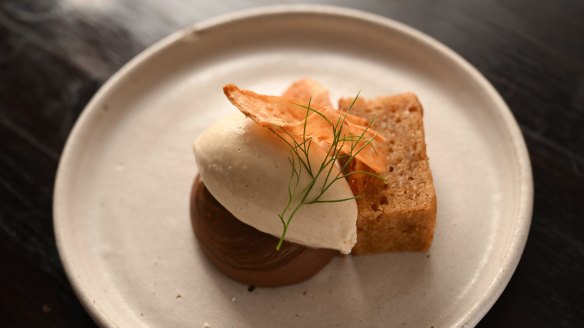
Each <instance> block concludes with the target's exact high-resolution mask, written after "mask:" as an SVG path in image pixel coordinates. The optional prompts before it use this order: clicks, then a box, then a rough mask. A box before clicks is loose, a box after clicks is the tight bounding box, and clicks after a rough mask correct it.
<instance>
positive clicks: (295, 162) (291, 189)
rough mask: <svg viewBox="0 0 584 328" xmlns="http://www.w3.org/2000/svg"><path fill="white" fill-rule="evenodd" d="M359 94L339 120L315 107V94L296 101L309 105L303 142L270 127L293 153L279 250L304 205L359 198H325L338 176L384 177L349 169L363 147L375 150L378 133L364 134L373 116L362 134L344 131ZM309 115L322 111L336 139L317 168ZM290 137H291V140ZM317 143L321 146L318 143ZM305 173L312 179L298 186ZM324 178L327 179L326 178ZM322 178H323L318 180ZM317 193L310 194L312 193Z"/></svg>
mask: <svg viewBox="0 0 584 328" xmlns="http://www.w3.org/2000/svg"><path fill="white" fill-rule="evenodd" d="M358 98H359V94H357V96H356V97H355V98H354V99H353V101H352V102H351V105H350V106H349V108H348V109H347V110H346V111H343V110H342V109H341V113H340V115H339V118H338V120H337V122H336V123H334V122H332V121H331V120H329V119H328V118H327V117H326V116H325V115H324V114H323V113H321V112H319V111H318V110H316V109H314V108H312V107H311V106H310V105H311V101H312V98H311V99H309V101H308V104H307V105H306V106H305V105H301V104H296V105H298V106H300V107H302V108H305V109H306V115H305V117H304V126H303V133H302V140H301V142H298V141H296V139H294V138H293V136H292V135H291V134H290V133H288V132H287V131H285V130H283V129H279V131H278V132H276V131H275V130H273V129H272V128H270V130H271V131H272V132H273V133H274V134H276V135H277V136H278V137H279V138H280V139H282V140H283V141H284V142H286V144H287V145H288V146H289V148H290V157H288V160H289V162H290V166H291V168H292V172H291V175H290V182H289V183H288V202H287V204H286V206H285V207H284V209H283V210H282V212H281V213H280V214H278V218H279V219H280V221H281V222H282V225H283V229H282V234H281V235H280V240H279V241H278V244H277V246H276V250H280V248H281V247H282V244H283V242H284V237H285V236H286V232H287V231H288V227H289V226H290V222H292V219H293V218H294V215H295V214H296V212H298V210H300V208H302V206H304V205H310V204H318V203H333V202H343V201H347V200H351V199H357V198H359V196H354V197H349V198H343V199H323V195H324V194H325V193H326V191H327V190H328V189H329V188H330V187H331V186H332V185H333V184H334V183H335V182H337V181H338V180H341V179H345V178H347V177H348V176H349V175H352V174H365V175H370V176H374V177H377V178H380V179H383V177H381V176H379V175H377V174H375V173H372V172H368V171H361V170H356V171H350V172H347V171H348V169H349V167H350V164H351V162H352V161H353V160H354V159H355V157H356V156H357V155H358V154H359V153H360V152H361V151H363V150H364V149H365V148H366V147H368V146H370V147H371V148H372V149H373V150H374V151H375V147H374V144H373V140H374V139H375V137H376V135H377V134H376V133H375V134H374V135H373V136H372V137H371V138H365V137H364V136H365V134H366V133H367V131H368V130H369V129H370V127H371V124H373V122H374V120H371V121H370V122H369V124H368V125H367V127H366V128H365V130H364V131H363V132H362V133H361V135H358V136H354V135H350V134H344V133H343V126H344V124H343V123H344V122H345V119H346V117H347V115H348V114H349V113H350V112H351V109H352V108H353V105H354V104H355V102H356V101H357V99H358ZM310 115H319V116H320V117H322V119H324V120H326V122H327V123H328V124H330V127H331V132H332V135H333V141H332V143H331V145H330V147H329V148H328V150H326V155H325V157H324V159H323V161H322V163H320V165H318V169H317V170H314V169H313V167H312V165H311V163H310V159H309V155H308V154H309V152H310V147H311V146H312V142H313V140H312V137H308V138H307V137H306V124H307V121H308V117H309V116H310ZM279 132H281V133H283V134H284V135H287V136H288V138H285V137H284V136H283V135H282V134H281V133H279ZM288 139H289V140H288ZM345 145H349V146H350V147H349V151H345V152H343V153H341V150H342V149H343V148H345ZM316 147H319V146H318V145H317V146H316ZM337 161H340V162H339V163H341V164H340V170H339V171H338V173H336V174H335V173H333V167H334V166H335V165H336V164H337ZM345 172H346V173H345ZM303 174H307V175H308V177H309V182H308V184H307V185H306V187H304V188H301V189H300V190H299V188H298V187H299V183H300V179H301V176H302V175H303ZM323 178H324V179H323ZM319 180H320V181H319ZM313 191H314V194H315V196H311V194H313Z"/></svg>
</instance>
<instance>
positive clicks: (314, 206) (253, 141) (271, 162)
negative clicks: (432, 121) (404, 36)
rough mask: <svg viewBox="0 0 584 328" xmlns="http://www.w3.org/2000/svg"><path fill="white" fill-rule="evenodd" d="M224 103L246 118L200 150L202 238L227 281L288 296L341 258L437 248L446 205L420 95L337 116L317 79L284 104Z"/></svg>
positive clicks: (194, 199) (348, 108) (354, 106)
mask: <svg viewBox="0 0 584 328" xmlns="http://www.w3.org/2000/svg"><path fill="white" fill-rule="evenodd" d="M224 92H225V94H226V96H227V98H228V99H229V100H230V101H231V103H232V104H233V105H235V107H237V108H238V109H239V110H240V111H241V113H243V114H244V115H241V113H236V114H234V115H231V116H228V117H225V118H223V119H221V120H219V121H218V122H216V123H215V124H213V125H212V126H210V127H209V128H208V129H207V130H206V131H204V133H203V134H202V135H201V136H199V137H198V138H197V140H196V141H195V143H194V145H193V150H194V152H195V158H196V161H197V164H198V167H199V174H200V177H197V179H196V181H195V183H194V185H193V190H192V194H191V217H192V221H193V228H194V231H195V234H196V235H197V239H198V240H199V244H200V245H201V249H202V251H203V252H204V253H205V254H206V255H207V257H208V258H209V259H210V261H211V262H212V263H213V264H214V265H215V266H216V267H217V268H218V269H219V270H221V271H222V272H224V273H225V274H227V275H228V276H230V277H232V278H233V279H235V280H238V281H240V282H243V283H247V284H252V285H256V286H280V285H285V284H291V283H296V282H299V281H302V280H304V279H307V278H309V277H310V276H312V275H314V274H316V272H318V271H319V270H320V269H321V268H322V267H324V266H325V265H326V264H327V263H328V262H329V261H330V260H331V258H332V257H333V255H334V254H335V253H337V254H338V253H342V254H349V253H351V251H352V253H353V254H368V253H377V252H385V251H400V250H413V251H417V250H426V249H427V248H428V247H429V245H430V243H431V240H432V235H433V229H434V223H435V212H436V198H435V194H434V187H433V183H432V176H431V173H430V170H429V165H428V159H427V157H426V152H425V151H426V149H425V143H424V132H423V125H422V108H421V105H420V104H419V102H418V101H417V98H416V97H415V96H414V95H412V94H404V95H400V96H394V97H381V98H376V99H374V100H364V99H361V98H359V97H355V98H352V99H341V100H340V101H339V109H338V110H336V109H333V108H332V106H331V101H330V98H329V93H328V90H326V89H325V88H323V87H322V86H320V84H318V83H317V82H314V81H312V80H309V79H303V80H299V81H297V82H295V83H293V84H292V85H291V86H290V87H289V88H288V89H287V90H286V91H285V92H284V94H283V96H282V97H277V96H266V95H260V94H257V93H255V92H253V91H249V90H241V89H239V88H238V87H237V86H235V85H226V86H225V87H224ZM355 114H356V115H355ZM375 117H377V118H376V119H374V118H375Z"/></svg>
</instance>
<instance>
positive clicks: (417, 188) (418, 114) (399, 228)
mask: <svg viewBox="0 0 584 328" xmlns="http://www.w3.org/2000/svg"><path fill="white" fill-rule="evenodd" d="M352 101H353V99H352V98H344V99H340V100H339V108H340V109H343V110H346V109H347V108H349V106H350V105H351V102H352ZM351 114H354V115H357V116H360V117H363V118H366V119H368V120H373V119H375V120H374V122H373V124H372V125H371V128H372V129H374V130H375V131H377V132H378V133H380V134H381V135H383V137H385V139H386V143H387V146H388V147H389V155H388V161H387V171H386V172H387V173H386V176H387V179H386V181H385V182H384V181H382V180H380V179H378V178H375V177H371V176H367V175H362V174H360V175H358V174H355V175H351V176H350V177H349V179H348V180H349V185H350V186H351V188H352V190H353V193H354V194H355V195H358V196H359V197H360V198H359V199H357V207H358V210H359V215H358V218H357V244H356V245H355V247H354V248H353V250H352V254H371V253H380V252H390V251H425V250H427V249H428V248H429V247H430V244H431V243H432V238H433V236H434V225H435V223H436V193H435V190H434V184H433V182H432V173H431V172H430V166H429V163H428V156H427V155H426V143H425V141H424V126H423V109H422V105H421V104H420V102H419V101H418V98H417V97H416V95H414V94H412V93H404V94H400V95H396V96H386V97H377V98H375V99H372V100H366V99H362V98H359V99H357V101H356V102H355V104H354V105H353V107H352V109H351ZM352 166H353V167H352V169H353V170H369V169H368V168H367V166H366V165H365V164H363V163H361V162H359V161H353V163H352Z"/></svg>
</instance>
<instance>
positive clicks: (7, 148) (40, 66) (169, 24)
mask: <svg viewBox="0 0 584 328" xmlns="http://www.w3.org/2000/svg"><path fill="white" fill-rule="evenodd" d="M293 2H296V1H287V3H293ZM303 2H306V1H303ZM309 2H314V3H323V4H333V5H341V6H347V7H353V8H357V9H362V10H366V11H370V12H373V13H377V14H380V15H384V16H387V17H390V18H393V19H396V20H398V21H401V22H404V23H406V24H408V25H411V26H413V27H415V28H417V29H419V30H421V31H423V32H425V33H427V34H429V35H431V36H433V37H435V38H436V39H438V40H439V41H441V42H443V43H445V44H446V45H448V46H449V47H451V48H453V49H454V50H455V51H456V52H458V53H459V54H461V55H462V56H463V57H464V58H466V59H467V60H468V61H469V62H470V63H472V64H473V65H474V66H476V67H477V68H478V69H479V70H480V71H481V72H482V73H483V74H484V75H485V76H486V77H487V78H488V79H489V80H490V81H491V82H492V83H493V84H494V86H495V87H496V89H497V90H498V91H499V92H500V93H501V94H502V96H503V98H504V99H505V100H506V101H507V103H508V104H509V106H510V107H511V110H512V111H513V114H514V115H515V117H516V118H517V121H518V122H519V124H520V127H521V130H522V132H523V134H524V136H525V139H526V141H527V145H528V148H529V152H530V157H531V162H532V165H533V175H534V181H535V207H534V214H533V223H532V227H531V232H530V236H529V239H528V241H527V246H526V249H525V253H524V255H523V257H522V259H521V262H520V264H519V267H518V268H517V271H516V273H515V275H514V276H513V278H512V279H511V282H510V284H509V285H508V287H507V289H506V290H505V291H504V293H503V295H502V296H501V298H500V299H499V300H498V301H497V303H496V304H495V306H494V307H493V308H492V310H491V311H490V312H489V313H488V314H487V315H486V316H485V318H484V319H483V320H482V321H481V323H480V324H479V325H478V327H584V301H583V298H584V1H578V0H574V1H567V0H556V1H543V0H536V1H523V0H498V1H490V0H483V1H479V0H470V1H454V0H451V1H423V0H413V1H384V0H365V1H332V0H330V1H309ZM268 4H272V2H270V1H267V0H246V1H236V0H222V1H180V0H167V1H157V0H142V1H140V0H117V1H114V0H62V1H56V0H44V1H30V0H27V1H24V0H0V260H1V261H2V262H1V264H0V327H94V326H95V324H94V323H93V322H92V320H91V319H90V318H89V316H88V315H87V314H86V312H85V311H84V309H83V308H82V306H81V305H80V303H79V301H78V300H77V298H76V296H75V294H74V293H73V291H72V289H71V287H70V285H69V283H68V281H67V278H66V276H65V274H64V272H63V269H62V266H61V263H60V260H59V256H58V253H57V249H56V246H55V239H54V236H53V228H52V213H51V210H52V197H53V184H54V180H55V172H56V168H57V165H58V161H59V156H60V153H61V151H62V149H63V145H64V143H65V141H66V139H67V135H68V133H69V131H70V130H71V128H72V126H73V124H74V123H75V120H76V118H77V117H78V115H79V114H80V112H81V111H82V109H83V107H84V105H85V104H86V103H87V102H88V100H89V99H90V98H91V96H92V95H93V94H94V93H95V92H96V91H97V89H98V88H99V87H100V85H101V84H102V83H104V81H105V80H106V79H107V78H108V77H109V76H110V75H111V74H113V73H114V72H115V71H116V70H117V69H118V68H119V67H120V66H121V65H123V64H124V63H125V62H127V61H128V60H129V59H130V58H132V57H133V56H134V55H136V54H137V53H138V52H140V51H141V50H142V49H144V48H145V47H147V46H148V45H150V44H152V43H154V42H155V41H157V40H159V39H160V38H162V37H164V36H165V35H167V34H169V33H171V32H173V31H175V30H177V29H179V28H181V27H185V26H188V25H190V24H192V23H194V22H197V21H201V20H203V19H206V18H209V17H212V16H215V15H218V14H222V13H226V12H230V11H233V10H237V9H242V8H249V7H254V6H259V5H268Z"/></svg>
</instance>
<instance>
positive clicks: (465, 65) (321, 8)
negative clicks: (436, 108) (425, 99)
mask: <svg viewBox="0 0 584 328" xmlns="http://www.w3.org/2000/svg"><path fill="white" fill-rule="evenodd" d="M281 14H305V15H306V14H309V15H326V16H331V17H332V16H336V17H342V18H351V19H355V20H361V21H365V22H368V23H374V24H376V25H380V26H382V27H384V28H389V29H392V30H394V31H396V32H398V33H400V34H404V35H407V36H409V37H412V38H414V39H416V40H418V41H420V42H422V43H424V44H425V45H426V46H430V47H432V48H434V49H435V50H436V51H438V52H440V53H441V54H442V55H444V56H445V57H447V58H449V59H450V60H452V61H453V62H454V63H455V64H457V65H458V66H459V67H460V68H462V69H463V70H464V72H465V73H467V74H469V75H470V76H471V77H472V78H473V79H474V80H475V81H477V82H478V83H479V85H480V86H481V87H482V88H483V90H485V91H486V92H487V94H488V97H489V98H490V99H492V100H493V102H494V104H495V107H497V109H498V110H497V112H496V114H497V115H499V116H500V119H502V123H503V125H504V127H505V128H506V130H507V131H508V132H509V134H510V136H511V142H512V144H513V146H512V148H513V151H514V154H513V155H514V156H515V157H516V160H517V162H518V164H519V166H518V175H519V181H518V182H517V183H518V184H519V191H518V195H519V199H518V200H517V209H518V213H517V214H516V218H517V219H516V220H517V222H516V225H515V230H514V231H513V232H512V234H511V241H510V243H509V245H508V246H507V250H506V252H505V253H504V256H503V260H502V265H501V267H499V268H498V271H497V273H496V274H495V276H494V278H493V279H492V281H491V282H490V284H489V285H488V286H487V292H486V293H485V295H484V296H483V297H482V298H481V299H480V300H479V301H478V302H477V303H476V304H473V305H472V306H471V307H470V308H469V310H468V311H466V312H465V314H464V315H463V316H462V317H461V318H459V319H458V320H457V321H456V324H455V325H456V326H460V325H469V324H470V325H472V326H475V325H476V324H478V322H479V321H480V320H481V319H482V318H483V317H484V316H485V314H486V313H487V312H488V311H489V310H490V309H491V307H492V306H493V305H494V303H495V302H496V300H497V299H498V298H499V296H500V295H501V294H502V292H503V290H504V289H505V287H506V286H507V284H508V283H509V281H510V279H511V277H512V275H513V273H514V272H515V270H516V268H517V265H518V264H519V260H520V258H521V255H522V253H523V250H524V248H525V244H526V242H527V237H528V234H529V228H530V226H531V219H532V213H533V177H532V170H531V163H530V160H529V155H528V151H527V146H526V144H525V140H524V138H523V135H522V133H521V131H520V128H519V125H518V124H517V121H516V120H515V117H514V116H513V114H512V112H511V110H510V109H509V107H508V106H507V104H506V103H505V101H504V100H503V98H502V97H501V95H500V94H499V93H498V92H497V91H496V89H495V88H494V87H493V86H492V85H491V83H490V82H489V81H488V80H487V79H486V78H485V77H484V76H483V75H482V74H481V73H480V72H479V71H478V70H477V69H476V68H475V67H474V66H472V65H471V64H470V63H469V62H468V61H467V60H466V59H464V58H463V57H462V56H461V55H459V54H458V53H456V52H455V51H454V50H452V49H451V48H449V47H448V46H446V45H444V44H443V43H441V42H440V41H438V40H436V39H434V38H433V37H431V36H429V35H427V34H425V33H423V32H421V31H419V30H417V29H415V28H413V27H411V26H409V25H406V24H404V23H401V22H398V21H396V20H394V19H392V18H388V17H384V16H380V15H377V14H373V13H369V12H366V11H362V10H358V9H353V8H347V7H340V6H332V5H316V4H286V5H271V6H262V7H254V8H248V9H243V10H237V11H233V12H229V13H226V14H222V15H219V16H216V17H212V18H208V19H205V20H203V21H200V22H197V23H194V24H192V25H190V26H187V27H185V28H182V29H180V30H178V31H176V32H173V33H171V34H170V35H168V36H166V37H164V38H163V39H161V40H159V41H157V42H155V43H154V44H152V45H150V46H148V47H146V48H145V49H144V50H142V51H141V52H140V53H138V54H137V55H136V56H135V57H133V58H132V59H131V60H130V61H128V62H127V63H126V64H124V65H123V66H122V67H121V68H120V69H118V70H117V71H116V72H115V73H114V74H113V75H112V76H111V77H110V78H109V79H108V80H107V81H106V82H105V83H104V84H103V85H102V86H101V87H100V89H99V90H98V91H97V92H96V93H95V95H94V96H93V97H92V98H91V100H90V101H89V102H88V103H87V105H86V106H85V107H84V109H83V111H82V113H81V114H80V116H79V117H78V119H77V121H76V122H75V125H74V127H73V129H72V130H71V132H70V133H69V136H68V137H67V141H66V143H65V147H64V148H63V152H62V154H61V159H60V161H59V166H58V169H57V174H56V178H55V187H54V191H53V196H54V199H53V229H54V235H55V240H56V245H57V250H58V253H59V258H60V260H61V263H62V264H63V269H64V271H65V274H66V276H67V278H68V280H69V282H70V284H71V286H72V287H73V290H74V292H75V294H76V296H77V297H78V299H79V301H80V303H81V304H82V305H83V307H84V308H85V310H86V311H87V312H88V314H89V315H90V316H91V318H92V319H93V320H94V321H95V323H96V324H97V325H98V326H101V327H115V326H117V325H116V323H115V322H113V320H112V319H110V318H109V316H108V315H107V313H105V311H103V310H102V309H101V308H100V307H99V306H97V305H96V304H95V303H94V302H92V301H91V299H90V297H89V295H88V294H87V293H85V292H84V288H83V283H82V282H81V280H80V279H79V278H78V276H77V275H76V274H74V273H75V266H74V265H73V263H72V262H71V261H70V259H71V256H70V255H69V256H68V254H69V251H68V250H67V248H65V245H64V243H65V242H64V240H63V239H64V237H63V236H64V235H65V232H64V230H63V226H62V224H59V222H63V221H64V219H59V217H61V210H62V209H63V208H64V207H65V206H66V204H67V201H66V200H65V197H64V194H63V190H64V189H65V185H66V182H67V176H68V171H69V168H70V166H71V162H72V157H74V156H73V155H74V154H75V152H76V148H78V144H79V143H80V141H79V140H80V134H82V132H83V130H84V128H85V126H86V125H87V124H88V122H89V121H90V120H91V116H93V114H95V113H96V112H97V110H98V108H97V104H98V103H99V100H100V99H101V98H103V97H104V96H106V95H107V94H108V93H109V92H110V90H112V89H114V88H115V87H116V86H117V85H118V84H119V83H120V82H121V81H122V79H123V78H124V77H125V76H126V75H128V74H129V73H131V72H132V71H133V70H135V69H136V68H138V67H139V66H140V65H141V64H142V63H144V62H145V61H147V60H148V58H150V57H152V56H154V55H156V54H158V53H160V52H162V51H164V50H165V49H166V48H168V47H170V46H171V45H173V44H174V43H176V42H179V41H180V40H181V39H183V38H184V37H188V36H189V35H190V34H192V33H199V32H203V31H205V30H209V29H212V28H214V27H218V26H221V25H223V24H226V23H233V22H236V21H242V20H249V19H254V18H259V17H265V16H272V15H281ZM455 320H456V319H455Z"/></svg>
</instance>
